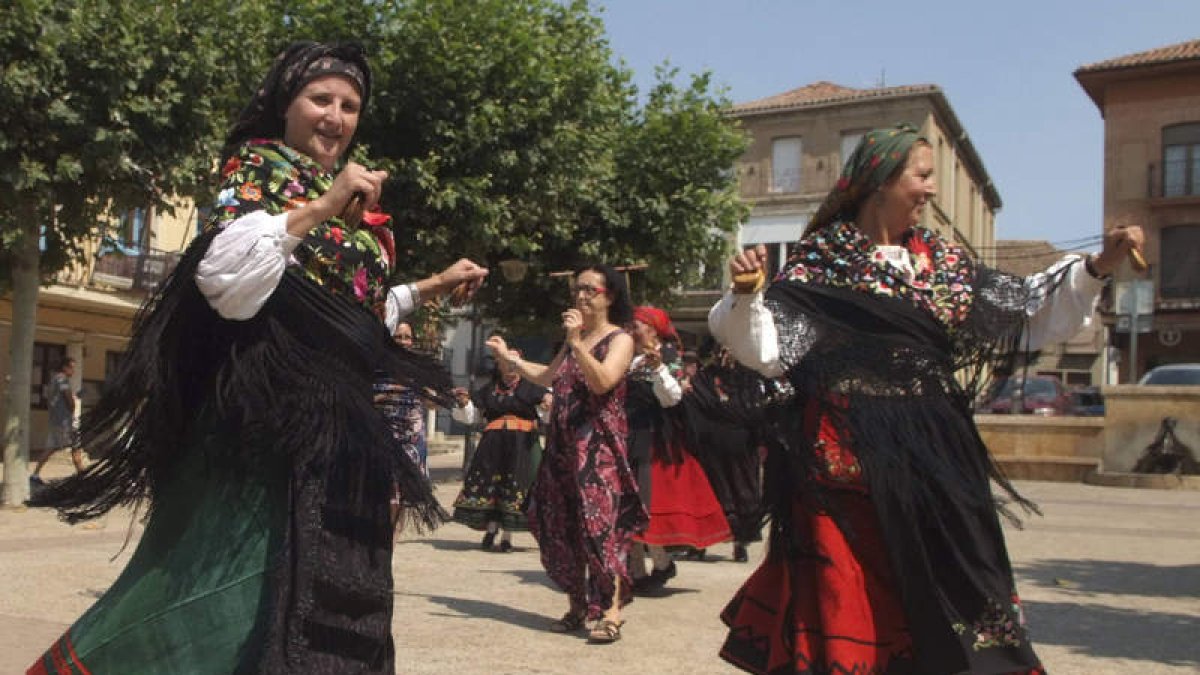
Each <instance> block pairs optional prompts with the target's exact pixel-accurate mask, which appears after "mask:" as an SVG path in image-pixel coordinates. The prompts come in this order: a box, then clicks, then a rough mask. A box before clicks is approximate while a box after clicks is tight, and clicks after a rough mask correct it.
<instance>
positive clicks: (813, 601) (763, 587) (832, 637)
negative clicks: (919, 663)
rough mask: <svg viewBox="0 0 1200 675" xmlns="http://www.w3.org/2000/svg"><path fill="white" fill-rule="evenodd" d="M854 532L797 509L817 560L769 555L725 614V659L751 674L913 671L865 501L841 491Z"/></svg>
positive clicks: (902, 624)
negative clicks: (727, 631) (727, 630)
mask: <svg viewBox="0 0 1200 675" xmlns="http://www.w3.org/2000/svg"><path fill="white" fill-rule="evenodd" d="M837 498H838V501H839V504H838V507H839V508H840V509H842V511H841V512H842V513H843V514H845V515H844V517H845V518H846V520H847V523H848V524H849V525H850V527H851V528H852V530H851V531H852V532H853V533H854V534H853V536H852V537H850V538H847V537H846V536H845V535H844V534H843V533H842V530H841V528H839V527H838V526H837V524H836V523H835V522H834V521H833V519H832V518H831V517H829V516H828V515H824V514H816V513H811V512H808V511H806V510H804V509H802V508H801V507H797V508H796V510H795V520H794V522H793V526H794V527H795V528H797V529H798V530H799V531H800V533H801V536H802V537H803V538H804V539H806V540H808V541H811V542H812V545H813V547H814V549H815V553H816V555H809V556H804V557H793V558H791V559H787V560H784V559H781V556H779V555H775V554H772V555H769V556H768V557H767V559H766V561H764V562H763V564H762V566H760V567H759V568H758V569H757V570H756V571H755V572H754V574H753V575H751V577H750V579H748V580H747V581H746V583H745V585H743V586H742V588H741V590H740V591H739V592H738V594H737V595H736V596H735V597H734V599H733V600H732V601H731V602H730V603H729V604H728V605H727V606H726V607H725V611H724V612H722V614H721V619H722V620H723V621H724V622H725V624H726V625H727V626H729V636H728V638H727V639H726V641H725V645H724V647H723V648H722V649H721V656H722V658H724V659H725V660H727V661H729V662H730V663H732V664H734V665H735V666H738V667H740V668H743V669H745V670H748V671H750V672H754V673H827V672H834V673H840V672H846V673H864V674H866V673H890V672H909V668H910V667H911V666H910V665H906V664H911V660H912V638H911V637H910V635H909V633H908V629H907V627H906V626H905V620H904V611H903V609H902V607H901V604H900V599H899V598H898V597H897V596H896V594H895V592H894V590H893V588H894V586H893V584H892V581H891V571H890V567H889V563H888V560H887V554H886V549H885V548H884V546H883V540H882V538H881V536H880V532H879V525H878V520H877V519H876V517H875V513H874V507H873V505H872V504H871V502H870V499H869V498H868V497H867V496H866V495H865V494H863V493H861V492H857V491H852V490H846V491H842V492H839V494H838V496H837Z"/></svg>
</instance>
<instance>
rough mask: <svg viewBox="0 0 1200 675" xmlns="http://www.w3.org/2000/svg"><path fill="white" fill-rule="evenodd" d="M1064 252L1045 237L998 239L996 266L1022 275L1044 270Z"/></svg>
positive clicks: (1004, 270)
mask: <svg viewBox="0 0 1200 675" xmlns="http://www.w3.org/2000/svg"><path fill="white" fill-rule="evenodd" d="M1063 254H1064V251H1060V250H1059V249H1057V248H1055V247H1054V244H1051V243H1050V242H1048V241H1046V240H1044V239H998V240H996V268H997V269H999V270H1000V271H1002V272H1008V273H1009V274H1015V275H1017V276H1020V277H1027V276H1029V275H1030V274H1036V273H1037V272H1044V271H1045V270H1046V268H1047V267H1049V266H1050V265H1052V264H1053V263H1054V262H1055V261H1057V260H1058V259H1059V258H1061V257H1062V256H1063Z"/></svg>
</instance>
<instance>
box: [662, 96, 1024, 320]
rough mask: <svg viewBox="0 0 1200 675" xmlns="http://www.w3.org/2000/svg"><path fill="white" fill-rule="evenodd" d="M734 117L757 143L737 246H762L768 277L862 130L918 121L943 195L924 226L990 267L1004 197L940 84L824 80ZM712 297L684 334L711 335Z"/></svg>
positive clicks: (682, 309) (680, 311) (744, 178)
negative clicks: (866, 85) (868, 85)
mask: <svg viewBox="0 0 1200 675" xmlns="http://www.w3.org/2000/svg"><path fill="white" fill-rule="evenodd" d="M731 115H732V116H733V117H734V118H735V119H737V120H738V121H739V122H740V123H741V125H742V128H743V129H744V130H745V131H746V132H747V133H748V134H749V136H750V139H751V142H750V146H749V147H748V148H747V150H746V152H745V153H744V154H743V155H742V157H741V159H740V160H739V161H738V163H737V166H736V170H737V175H738V181H739V185H740V191H741V196H742V198H743V199H745V200H746V201H747V202H749V203H750V204H751V205H752V210H751V214H750V217H749V219H748V220H747V221H746V222H745V223H744V224H743V225H742V226H741V228H740V229H739V231H738V233H737V235H736V241H735V243H736V244H737V245H738V246H739V247H746V246H751V245H755V244H763V245H765V246H766V247H767V250H768V252H769V255H770V263H771V268H772V269H771V271H772V272H774V271H777V270H778V269H779V267H780V266H781V265H782V264H783V263H784V262H785V261H786V260H787V257H788V252H789V247H790V246H791V244H792V243H794V242H795V241H797V240H798V239H799V238H800V234H801V232H803V230H804V227H805V226H806V225H807V224H808V221H809V219H810V218H811V217H812V215H813V213H815V212H816V210H817V208H818V207H819V206H820V204H821V202H822V201H823V200H824V198H825V196H826V194H828V193H829V190H830V189H832V188H833V186H834V184H835V183H836V182H837V179H838V176H839V174H840V173H841V170H842V165H843V164H844V163H845V161H846V159H847V158H848V157H849V156H850V153H851V152H853V150H854V147H855V146H856V145H857V144H858V141H859V140H860V139H861V138H862V135H863V133H865V132H866V131H869V130H871V129H875V128H879V127H887V126H892V125H894V124H896V123H898V122H907V123H909V124H912V125H913V126H914V127H916V128H917V129H918V130H920V132H921V134H922V135H923V136H925V138H927V139H929V142H930V144H931V145H932V146H933V154H934V174H935V177H936V178H937V182H938V194H937V197H936V198H935V199H934V200H933V202H932V203H931V204H930V208H927V209H926V210H925V214H924V216H923V222H922V225H924V226H925V227H928V228H930V229H933V230H935V231H937V232H938V233H939V234H941V235H942V236H944V237H945V238H947V239H948V240H950V241H954V242H956V243H958V244H961V245H962V246H964V247H965V248H966V249H967V250H969V251H971V252H972V253H973V254H975V255H976V256H977V257H979V258H981V259H983V260H984V261H987V262H990V261H991V260H992V256H993V250H994V246H995V216H996V212H997V211H998V210H999V209H1000V206H1001V200H1000V195H999V193H998V192H997V190H996V187H995V186H994V185H993V184H992V181H991V178H990V177H989V176H988V173H987V170H986V169H985V168H984V165H983V161H982V160H981V159H980V157H979V154H978V152H976V150H975V147H974V145H973V144H972V143H971V141H970V138H969V137H968V135H967V133H966V131H965V130H964V129H963V126H962V124H961V122H959V120H958V117H957V116H956V115H955V114H954V110H953V109H952V108H951V107H950V102H949V101H948V100H947V99H946V96H945V94H944V93H943V92H942V90H941V88H939V87H937V86H936V85H932V84H921V85H908V86H897V87H880V88H874V89H852V88H850V87H843V86H841V85H837V84H833V83H831V82H817V83H814V84H810V85H807V86H804V87H800V88H798V89H793V90H791V91H787V92H784V93H782V94H778V95H775V96H770V97H767V98H764V99H760V100H757V101H750V102H747V103H740V104H738V105H735V106H734V107H733V110H732V111H731ZM716 297H717V293H715V292H713V291H693V292H690V293H687V294H685V296H684V298H683V299H682V301H681V302H680V303H679V304H678V306H677V308H676V309H674V310H673V311H672V316H673V318H674V319H675V320H676V322H677V325H678V326H679V328H680V329H681V330H682V331H685V332H686V333H688V334H691V335H690V336H692V337H696V336H701V335H704V334H706V333H707V328H706V326H705V323H704V321H705V317H706V316H707V311H708V307H710V306H711V305H712V303H713V302H714V301H715V299H716Z"/></svg>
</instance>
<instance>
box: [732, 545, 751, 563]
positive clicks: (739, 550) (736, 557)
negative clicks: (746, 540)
mask: <svg viewBox="0 0 1200 675" xmlns="http://www.w3.org/2000/svg"><path fill="white" fill-rule="evenodd" d="M749 560H750V554H748V553H747V552H746V545H745V544H734V545H733V561H734V562H747V561H749Z"/></svg>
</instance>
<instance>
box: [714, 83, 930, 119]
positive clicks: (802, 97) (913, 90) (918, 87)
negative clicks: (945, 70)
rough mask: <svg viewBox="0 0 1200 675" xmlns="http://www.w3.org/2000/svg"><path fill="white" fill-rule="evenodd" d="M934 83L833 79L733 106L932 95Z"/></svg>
mask: <svg viewBox="0 0 1200 675" xmlns="http://www.w3.org/2000/svg"><path fill="white" fill-rule="evenodd" d="M940 91H941V89H940V88H938V86H937V85H934V84H909V85H903V86H899V87H878V88H875V89H853V88H851V87H843V86H842V85H840V84H834V83H833V82H825V81H821V82H814V83H812V84H809V85H805V86H803V87H800V88H798V89H792V90H791V91H785V92H783V93H782V94H775V95H774V96H768V97H766V98H760V99H758V100H756V101H749V102H746V103H739V104H737V105H735V106H733V114H734V115H737V114H739V113H747V112H759V111H765V110H777V109H794V108H804V107H808V106H817V105H827V104H831V103H849V102H851V101H862V100H865V99H874V98H891V97H894V96H907V95H912V94H930V93H935V92H940Z"/></svg>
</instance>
